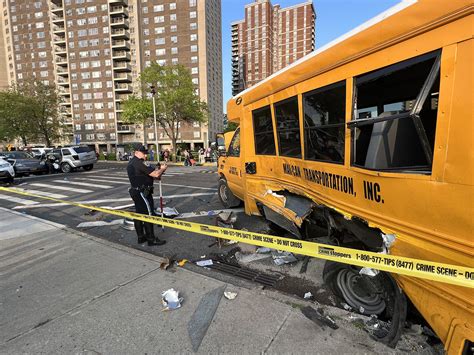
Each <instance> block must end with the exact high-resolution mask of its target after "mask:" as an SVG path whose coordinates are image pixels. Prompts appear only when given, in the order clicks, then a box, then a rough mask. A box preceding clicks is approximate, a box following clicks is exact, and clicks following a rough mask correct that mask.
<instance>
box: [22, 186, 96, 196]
mask: <svg viewBox="0 0 474 355" xmlns="http://www.w3.org/2000/svg"><path fill="white" fill-rule="evenodd" d="M30 185H31V186H39V187H46V188H48V189H53V190H64V191H71V192H78V193H80V194H86V193H90V192H94V191H92V190H86V189H73V188H71V187H65V186H54V185H47V184H38V183H34V184H30Z"/></svg>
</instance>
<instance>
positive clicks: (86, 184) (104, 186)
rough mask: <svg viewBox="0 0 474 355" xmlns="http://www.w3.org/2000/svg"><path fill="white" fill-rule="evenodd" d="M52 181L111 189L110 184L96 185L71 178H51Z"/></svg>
mask: <svg viewBox="0 0 474 355" xmlns="http://www.w3.org/2000/svg"><path fill="white" fill-rule="evenodd" d="M53 182H59V183H61V184H71V185H78V186H89V187H97V188H99V189H111V188H112V186H109V185H97V184H90V183H87V182H77V181H71V180H53Z"/></svg>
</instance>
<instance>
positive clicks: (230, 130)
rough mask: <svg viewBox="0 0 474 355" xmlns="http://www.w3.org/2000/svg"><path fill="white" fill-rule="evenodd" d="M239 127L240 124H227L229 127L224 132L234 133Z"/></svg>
mask: <svg viewBox="0 0 474 355" xmlns="http://www.w3.org/2000/svg"><path fill="white" fill-rule="evenodd" d="M237 127H239V124H238V123H234V122H229V123H228V124H227V127H226V128H225V130H224V133H225V132H233V131H235V130H236V129H237Z"/></svg>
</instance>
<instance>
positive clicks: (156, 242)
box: [148, 239, 166, 247]
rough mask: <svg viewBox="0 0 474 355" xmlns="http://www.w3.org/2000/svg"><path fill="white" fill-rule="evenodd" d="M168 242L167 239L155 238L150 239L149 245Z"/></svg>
mask: <svg viewBox="0 0 474 355" xmlns="http://www.w3.org/2000/svg"><path fill="white" fill-rule="evenodd" d="M163 244H166V240H161V239H155V240H149V241H148V246H149V247H151V246H154V245H163Z"/></svg>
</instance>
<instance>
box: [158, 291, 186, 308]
mask: <svg viewBox="0 0 474 355" xmlns="http://www.w3.org/2000/svg"><path fill="white" fill-rule="evenodd" d="M181 302H183V298H182V297H179V292H178V291H175V289H174V288H170V289H169V290H166V291H164V292H162V293H161V303H163V306H165V309H164V310H165V311H168V310H173V309H178V308H180V307H181Z"/></svg>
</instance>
